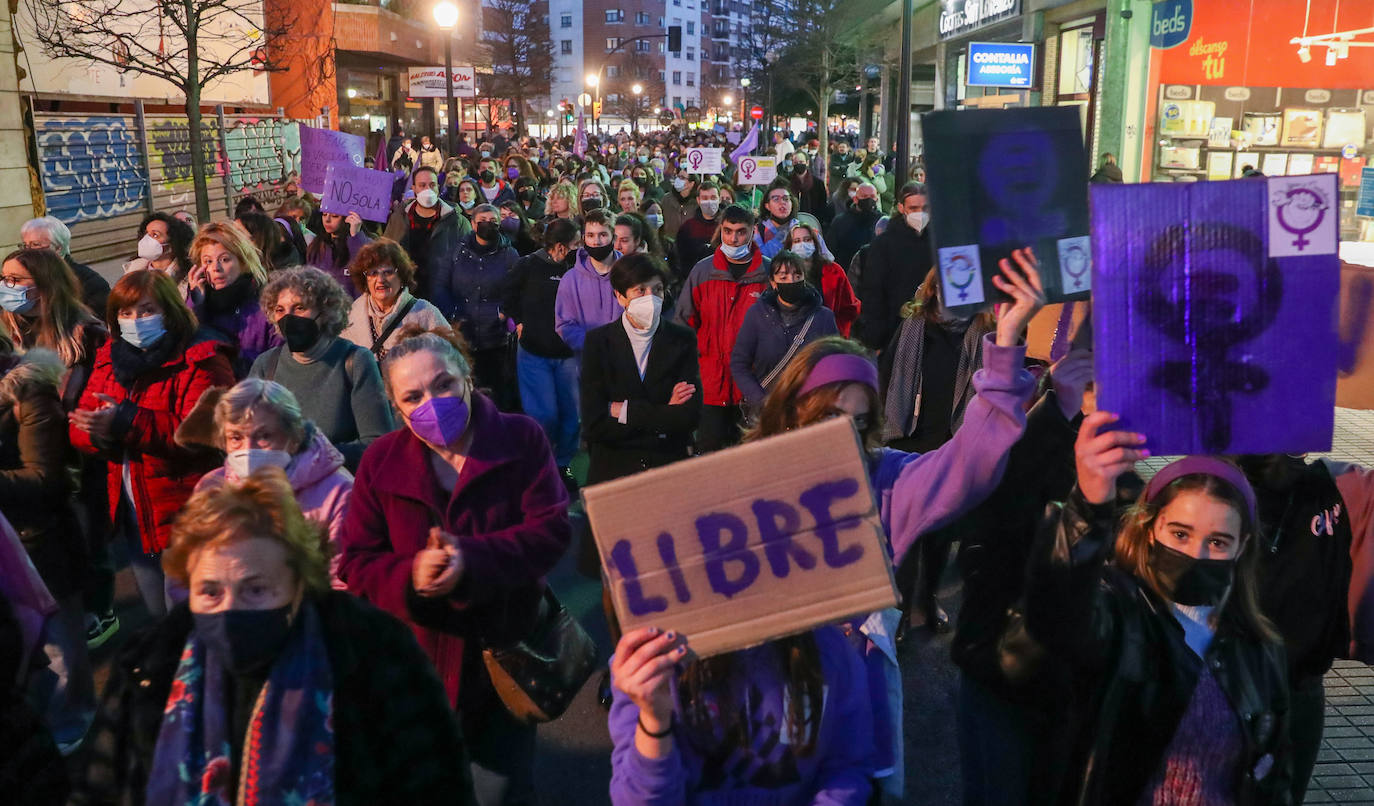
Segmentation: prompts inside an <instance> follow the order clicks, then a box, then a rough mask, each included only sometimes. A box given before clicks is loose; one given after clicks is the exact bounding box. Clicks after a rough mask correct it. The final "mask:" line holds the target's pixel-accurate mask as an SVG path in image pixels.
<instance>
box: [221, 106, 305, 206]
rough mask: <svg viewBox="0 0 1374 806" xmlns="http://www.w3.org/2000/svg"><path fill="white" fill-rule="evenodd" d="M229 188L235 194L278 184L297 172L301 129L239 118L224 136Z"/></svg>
mask: <svg viewBox="0 0 1374 806" xmlns="http://www.w3.org/2000/svg"><path fill="white" fill-rule="evenodd" d="M224 142H225V151H226V152H227V153H226V155H225V156H226V157H227V158H228V159H227V162H228V167H227V170H228V177H229V189H230V191H231V192H232V193H234V194H235V195H238V194H242V193H253V192H256V191H261V190H267V189H270V188H273V187H275V186H277V185H280V184H281V183H282V182H283V180H284V179H285V178H286V175H287V174H289V173H291V172H292V171H296V172H297V173H299V172H300V167H301V136H300V126H299V124H296V123H284V122H282V121H280V120H272V119H264V118H240V119H239V120H236V121H235V122H234V123H233V125H232V126H230V127H229V129H228V130H227V131H225V133H224Z"/></svg>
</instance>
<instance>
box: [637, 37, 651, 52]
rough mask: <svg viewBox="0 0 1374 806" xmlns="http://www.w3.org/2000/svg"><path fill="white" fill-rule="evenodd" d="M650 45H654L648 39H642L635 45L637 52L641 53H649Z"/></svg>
mask: <svg viewBox="0 0 1374 806" xmlns="http://www.w3.org/2000/svg"><path fill="white" fill-rule="evenodd" d="M650 44H652V43H651V42H649V41H648V40H647V39H641V40H639V41H638V42H636V43H635V50H637V51H639V52H640V53H648V52H649V45H650Z"/></svg>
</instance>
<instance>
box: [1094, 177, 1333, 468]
mask: <svg viewBox="0 0 1374 806" xmlns="http://www.w3.org/2000/svg"><path fill="white" fill-rule="evenodd" d="M1339 210H1340V208H1339V199H1338V196H1337V188H1336V177H1335V176H1334V175H1331V174H1318V175H1314V176H1305V177H1275V178H1271V179H1267V180H1264V181H1260V180H1256V179H1240V180H1233V181H1227V182H1198V183H1154V184H1141V185H1094V186H1093V188H1092V224H1093V244H1092V245H1093V252H1094V255H1093V257H1094V260H1093V287H1094V293H1093V308H1094V316H1093V343H1094V359H1095V370H1096V384H1097V405H1098V407H1099V408H1101V409H1106V410H1107V411H1113V412H1117V413H1118V414H1120V415H1121V417H1122V419H1121V423H1120V427H1121V428H1124V429H1129V430H1134V431H1140V432H1142V433H1144V434H1145V435H1146V437H1147V438H1148V439H1149V449H1150V451H1151V452H1152V453H1154V454H1155V455H1172V454H1194V453H1208V454H1217V453H1232V454H1234V453H1305V452H1309V451H1327V450H1330V449H1331V435H1332V427H1333V423H1334V406H1335V395H1336V369H1337V363H1336V362H1337V353H1338V350H1337V333H1336V304H1337V298H1338V294H1339V285H1340V264H1339V259H1338V258H1337V256H1336V228H1337V223H1338V221H1337V219H1338V217H1339Z"/></svg>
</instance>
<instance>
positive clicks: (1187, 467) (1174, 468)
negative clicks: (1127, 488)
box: [1145, 456, 1259, 521]
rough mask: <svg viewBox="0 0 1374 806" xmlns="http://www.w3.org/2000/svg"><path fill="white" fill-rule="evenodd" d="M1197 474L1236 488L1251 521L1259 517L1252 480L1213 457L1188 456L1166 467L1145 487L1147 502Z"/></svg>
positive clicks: (1231, 465) (1225, 462)
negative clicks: (1248, 511) (1172, 484)
mask: <svg viewBox="0 0 1374 806" xmlns="http://www.w3.org/2000/svg"><path fill="white" fill-rule="evenodd" d="M1197 473H1200V474H1203V475H1207V476H1216V477H1217V478H1219V479H1222V480H1223V481H1225V482H1226V483H1228V484H1230V485H1231V486H1232V487H1235V488H1236V489H1237V490H1238V491H1240V494H1241V497H1242V498H1244V499H1245V505H1246V506H1247V507H1249V508H1250V519H1251V520H1252V521H1253V520H1254V519H1255V518H1256V517H1258V512H1259V510H1258V507H1257V506H1256V504H1255V488H1253V487H1251V486H1250V480H1249V479H1247V478H1246V477H1245V474H1244V473H1243V472H1241V469H1240V468H1238V467H1236V466H1235V465H1233V464H1231V463H1230V462H1227V461H1224V460H1222V459H1216V458H1214V457H1211V456H1187V457H1184V458H1183V459H1179V460H1178V461H1176V462H1171V463H1170V464H1168V465H1166V466H1165V467H1164V469H1163V470H1161V471H1159V472H1158V473H1156V474H1155V476H1154V478H1152V479H1150V483H1149V484H1148V485H1146V486H1145V500H1146V501H1153V500H1155V496H1157V495H1159V493H1160V492H1161V491H1162V490H1163V489H1164V488H1165V487H1168V486H1169V484H1170V483H1172V482H1173V481H1175V480H1177V479H1180V478H1182V477H1184V476H1191V475H1193V474H1197Z"/></svg>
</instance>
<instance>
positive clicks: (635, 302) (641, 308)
mask: <svg viewBox="0 0 1374 806" xmlns="http://www.w3.org/2000/svg"><path fill="white" fill-rule="evenodd" d="M662 312H663V297H660V296H658V295H657V294H645V295H644V296H642V297H635V298H634V299H632V300H630V304H629V305H627V306H625V313H627V314H629V315H630V320H629V323H630V327H632V328H634V329H635V332H636V333H639V334H641V335H643V334H647V333H653V332H654V331H655V330H657V329H658V318H659V315H660V314H661V313H662ZM636 322H639V323H644V322H648V323H649V326H648V327H642V328H641V327H636V326H635V323H636Z"/></svg>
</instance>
